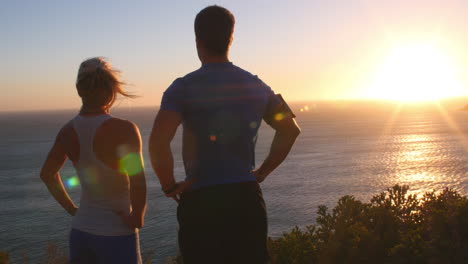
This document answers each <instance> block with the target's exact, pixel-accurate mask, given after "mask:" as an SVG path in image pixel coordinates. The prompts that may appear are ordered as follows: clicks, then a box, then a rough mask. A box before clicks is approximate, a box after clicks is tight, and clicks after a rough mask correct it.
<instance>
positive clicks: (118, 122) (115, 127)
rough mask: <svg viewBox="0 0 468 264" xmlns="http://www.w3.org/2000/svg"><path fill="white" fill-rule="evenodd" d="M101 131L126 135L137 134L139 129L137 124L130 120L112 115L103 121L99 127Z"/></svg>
mask: <svg viewBox="0 0 468 264" xmlns="http://www.w3.org/2000/svg"><path fill="white" fill-rule="evenodd" d="M100 130H101V132H103V133H104V134H108V133H109V134H114V133H115V131H118V133H115V134H117V135H120V136H121V137H128V136H134V135H139V134H140V131H139V130H138V126H137V125H136V124H135V123H133V122H132V121H130V120H127V119H123V118H119V117H114V116H112V117H111V118H109V119H108V120H107V121H106V122H104V123H103V124H102V126H101V128H100Z"/></svg>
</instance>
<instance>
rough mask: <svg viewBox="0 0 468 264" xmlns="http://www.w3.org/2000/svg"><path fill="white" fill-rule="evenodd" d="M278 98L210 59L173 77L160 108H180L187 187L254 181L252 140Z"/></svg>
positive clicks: (263, 86)
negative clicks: (208, 61)
mask: <svg viewBox="0 0 468 264" xmlns="http://www.w3.org/2000/svg"><path fill="white" fill-rule="evenodd" d="M280 104H281V101H280V100H279V99H278V98H277V97H276V96H275V94H274V93H273V91H272V90H271V88H270V87H268V86H267V85H266V84H265V83H263V82H262V81H261V80H260V79H259V78H258V77H257V76H255V75H252V74H251V73H249V72H247V71H245V70H243V69H241V68H239V67H237V66H235V65H233V64H232V63H230V62H229V63H209V64H204V65H203V66H202V67H201V68H200V69H198V70H196V71H194V72H192V73H190V74H188V75H186V76H184V77H182V78H178V79H176V80H175V81H174V82H173V83H172V84H171V86H169V88H168V89H167V90H166V91H165V92H164V95H163V98H162V102H161V109H160V110H170V111H176V112H179V113H180V114H181V115H182V124H183V147H182V153H183V160H184V167H185V172H186V180H191V179H194V180H195V182H194V184H193V185H192V186H191V189H197V188H200V187H205V186H211V185H217V184H226V183H238V182H248V181H255V180H256V179H255V177H254V176H253V174H252V170H253V169H254V168H255V143H256V140H257V131H258V128H259V126H260V124H261V121H262V119H265V121H267V122H269V120H271V118H272V115H274V112H275V109H276V108H277V107H278V105H280Z"/></svg>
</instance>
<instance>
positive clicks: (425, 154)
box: [0, 101, 468, 263]
mask: <svg viewBox="0 0 468 264" xmlns="http://www.w3.org/2000/svg"><path fill="white" fill-rule="evenodd" d="M292 106H293V109H294V110H295V112H296V115H297V122H298V124H299V125H300V127H301V129H302V133H301V135H300V136H299V138H298V140H297V143H296V145H295V146H294V148H293V150H292V151H291V153H290V155H289V157H288V158H287V160H286V161H284V163H283V164H282V165H281V166H280V167H279V168H278V169H277V170H276V171H275V172H274V173H273V174H271V175H270V176H269V177H268V178H267V179H266V181H265V182H264V183H262V184H261V186H262V189H263V194H264V198H265V201H266V204H267V210H268V217H269V218H268V221H269V223H268V224H269V235H270V236H272V237H277V236H280V235H281V234H282V232H285V231H288V230H290V229H291V228H293V227H294V226H299V227H304V226H306V225H310V224H313V223H314V221H315V217H316V210H317V206H319V205H327V206H328V207H329V208H330V207H333V206H334V204H335V203H336V202H337V200H338V199H339V198H340V197H341V196H343V195H347V194H351V195H354V196H355V197H356V198H358V199H363V200H365V201H368V200H369V198H370V197H372V196H373V195H375V194H378V193H380V192H382V191H384V190H386V189H387V188H388V187H391V186H393V185H394V184H407V185H409V186H410V192H411V193H413V194H417V195H422V194H423V193H424V192H427V191H431V190H434V189H435V190H442V189H443V188H445V187H450V188H453V189H455V190H457V191H458V192H460V193H461V194H463V195H467V194H468V155H467V154H468V112H467V111H460V110H456V109H450V110H446V109H445V108H440V107H438V106H436V105H432V104H425V105H405V106H398V105H397V104H391V103H380V102H365V103H361V102H344V101H343V102H318V103H317V102H316V103H302V104H293V105H292ZM301 109H302V111H301ZM447 109H448V108H447ZM76 113H77V111H76V110H74V111H71V110H63V111H45V112H21V113H0V251H8V252H10V254H11V257H12V259H13V263H16V262H17V261H20V260H21V259H25V258H26V259H29V260H30V263H37V262H39V261H40V260H43V259H44V258H45V256H46V253H47V245H48V243H53V244H55V245H58V246H59V247H60V248H61V249H62V250H64V252H67V240H68V233H69V230H70V220H71V218H70V216H68V215H67V213H66V212H65V211H64V210H63V209H62V208H61V207H60V206H59V205H58V203H57V202H56V201H55V200H54V199H53V198H52V196H51V195H50V194H49V193H48V191H47V188H46V187H45V185H44V184H43V183H42V182H41V180H40V179H39V171H40V168H41V166H42V163H43V162H44V159H45V157H46V155H47V152H48V150H49V149H50V147H51V146H52V143H53V141H54V139H55V135H56V134H57V132H58V131H59V129H60V128H61V126H62V125H63V124H64V123H65V122H66V121H68V120H69V119H71V118H73V116H74V115H76ZM112 113H113V114H114V115H115V116H118V117H122V118H126V119H129V120H132V121H134V122H135V123H136V124H137V125H138V126H139V127H140V131H141V133H142V138H143V142H144V157H145V166H146V168H145V172H146V177H147V184H148V210H147V215H146V222H145V227H144V228H143V229H142V230H141V232H140V241H141V248H142V251H143V252H150V251H153V252H154V261H155V263H162V262H163V261H164V260H165V259H166V258H167V257H168V256H174V255H175V254H176V253H177V222H176V216H175V212H176V203H175V202H174V201H173V200H171V199H167V198H166V197H165V196H164V195H163V193H162V192H161V188H160V186H159V183H158V182H157V179H156V176H155V175H154V172H153V171H152V169H151V166H150V164H149V159H148V151H147V142H148V135H149V133H150V130H151V126H152V122H153V119H154V117H155V115H156V113H157V108H156V107H154V108H131V107H121V108H119V109H117V110H115V111H113V112H112ZM273 134H274V131H273V130H272V129H271V128H269V127H268V125H266V124H262V126H261V128H260V131H259V140H258V142H257V152H256V160H257V164H260V163H261V161H262V160H263V159H264V158H265V157H266V155H267V152H268V149H269V146H270V143H271V140H272V138H273ZM172 146H173V150H174V154H175V175H176V177H177V178H178V179H182V178H183V174H184V171H183V167H182V158H181V153H180V152H181V137H180V131H178V133H177V135H176V138H175V140H174V142H173V145H172ZM61 176H62V179H63V180H64V181H66V180H67V179H69V178H71V177H73V176H75V172H74V170H73V168H72V166H71V163H69V162H67V163H66V165H65V166H64V168H63V169H62V171H61ZM67 188H68V191H69V193H70V195H71V197H72V199H73V200H74V201H75V202H76V203H78V202H79V192H80V189H79V186H76V187H71V186H70V187H67Z"/></svg>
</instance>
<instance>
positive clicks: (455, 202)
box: [269, 185, 468, 264]
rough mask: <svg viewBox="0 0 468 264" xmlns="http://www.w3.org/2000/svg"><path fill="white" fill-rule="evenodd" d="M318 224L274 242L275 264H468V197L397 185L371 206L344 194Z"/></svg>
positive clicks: (320, 213) (449, 191) (320, 211)
mask: <svg viewBox="0 0 468 264" xmlns="http://www.w3.org/2000/svg"><path fill="white" fill-rule="evenodd" d="M317 214H318V217H317V219H316V224H315V225H311V226H307V227H306V228H305V230H300V229H299V228H297V227H296V228H294V229H293V230H292V231H290V232H288V233H285V234H283V236H282V237H280V238H278V239H275V240H273V239H270V240H269V249H270V255H271V263H272V264H283V263H285V264H286V263H287V264H289V263H291V264H292V263H294V264H302V263H325V264H327V263H384V264H386V263H388V264H390V263H416V264H417V263H431V264H438V263H464V264H466V263H468V199H467V198H466V197H463V196H461V195H460V194H458V193H457V192H456V191H454V190H452V189H445V190H443V191H442V192H440V193H436V192H434V191H433V192H429V193H426V194H425V195H424V196H423V197H422V199H419V200H418V199H417V197H416V196H414V195H409V194H408V186H399V185H395V186H394V187H392V188H389V189H388V190H387V191H385V192H383V193H380V194H378V195H376V196H374V197H373V198H372V199H371V200H370V202H369V203H363V202H361V201H359V200H356V199H355V198H354V197H353V196H344V197H342V198H341V199H340V200H339V201H338V204H337V205H336V206H335V208H333V209H332V210H331V211H329V210H328V208H327V207H325V206H319V208H318V211H317Z"/></svg>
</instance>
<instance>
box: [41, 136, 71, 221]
mask: <svg viewBox="0 0 468 264" xmlns="http://www.w3.org/2000/svg"><path fill="white" fill-rule="evenodd" d="M63 133H64V129H62V130H61V131H60V132H59V134H58V135H57V138H56V139H55V143H54V145H53V146H52V149H51V150H50V152H49V155H48V156H47V159H46V161H45V162H44V165H43V166H42V169H41V179H42V181H43V182H44V183H45V185H46V186H47V189H49V192H50V193H51V194H52V196H53V197H54V198H55V200H57V202H58V203H59V204H60V205H61V206H62V207H63V208H64V209H65V210H66V211H67V212H68V213H69V214H70V215H72V216H73V215H75V213H76V210H77V207H76V205H75V204H74V203H73V201H72V200H71V198H70V196H69V195H68V193H67V191H66V190H65V187H64V186H63V183H62V180H61V178H60V174H59V170H60V169H61V168H62V166H63V164H64V163H65V161H66V160H67V154H66V152H65V149H64V147H63V144H62V140H63Z"/></svg>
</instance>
